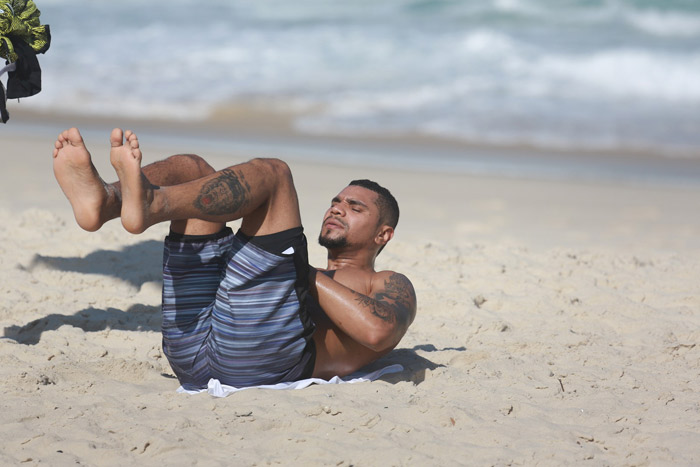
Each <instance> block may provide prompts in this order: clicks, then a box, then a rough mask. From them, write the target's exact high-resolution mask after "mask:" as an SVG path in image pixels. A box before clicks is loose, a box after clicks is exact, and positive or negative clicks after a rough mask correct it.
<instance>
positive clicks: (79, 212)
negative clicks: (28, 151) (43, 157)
mask: <svg viewBox="0 0 700 467" xmlns="http://www.w3.org/2000/svg"><path fill="white" fill-rule="evenodd" d="M53 173H54V175H55V176H56V180H58V184H59V185H60V186H61V189H62V190H63V193H64V194H65V195H66V197H67V198H68V201H70V204H71V206H72V208H73V214H74V215H75V220H76V221H77V222H78V225H79V226H80V227H82V228H83V229H85V230H87V231H89V232H94V231H95V230H97V229H99V228H100V227H102V224H104V223H105V222H107V221H108V220H110V219H113V218H114V215H113V214H114V213H112V212H111V211H112V209H111V208H110V205H111V204H114V201H118V198H117V195H118V193H116V192H113V190H111V189H110V188H109V187H108V185H107V184H105V182H104V181H103V180H102V178H101V177H100V175H99V174H98V173H97V170H96V169H95V166H94V165H93V164H92V160H91V158H90V153H89V152H88V150H87V148H86V147H85V143H84V142H83V137H82V136H81V135H80V132H79V131H78V129H77V128H71V129H70V130H66V131H64V132H63V133H61V134H60V135H58V139H57V140H56V143H55V145H54V150H53ZM117 208H118V204H117ZM116 214H118V211H117V213H116Z"/></svg>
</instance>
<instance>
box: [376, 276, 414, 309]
mask: <svg viewBox="0 0 700 467" xmlns="http://www.w3.org/2000/svg"><path fill="white" fill-rule="evenodd" d="M371 288H372V291H373V293H374V294H377V293H379V294H382V295H385V296H392V297H393V298H395V299H396V298H402V299H403V300H406V301H408V302H412V303H414V304H415V302H416V291H415V289H414V288H413V284H412V283H411V281H410V280H409V278H408V277H406V276H405V275H404V274H401V273H400V272H396V271H378V272H375V273H374V276H373V277H372V286H371Z"/></svg>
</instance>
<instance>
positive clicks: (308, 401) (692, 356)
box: [0, 119, 700, 466]
mask: <svg viewBox="0 0 700 467" xmlns="http://www.w3.org/2000/svg"><path fill="white" fill-rule="evenodd" d="M64 120H65V119H54V120H53V123H52V124H51V125H49V126H46V125H45V126H40V127H36V128H34V129H33V130H32V131H31V132H29V133H27V132H20V131H13V130H12V127H11V126H9V125H10V124H8V127H7V129H6V128H2V129H0V131H2V132H3V133H0V156H1V157H2V161H3V164H4V165H3V170H2V172H0V195H1V197H0V281H1V283H2V287H1V288H0V333H1V334H0V385H2V386H1V390H2V397H1V398H0V421H1V422H2V423H0V437H1V438H2V440H3V441H2V444H1V447H0V463H2V464H3V465H17V464H22V465H38V464H44V465H47V464H48V465H68V464H75V463H80V464H85V465H130V464H131V465H134V464H136V465H192V464H201V465H268V464H286V465H289V464H291V465H441V466H442V465H511V464H515V465H536V464H539V465H561V464H571V463H576V464H584V463H585V464H586V465H698V464H699V463H700V346H698V341H700V280H699V279H700V216H698V214H697V212H698V206H699V205H700V184H698V186H674V185H673V184H669V183H658V184H654V183H644V184H642V183H635V182H610V181H595V180H590V179H589V180H583V181H581V180H579V181H576V180H562V179H559V180H546V179H538V178H536V177H530V178H528V179H522V178H517V177H508V178H506V177H496V176H490V177H486V176H472V175H468V174H459V173H450V174H446V173H430V174H425V173H419V172H411V171H409V170H397V169H393V170H389V169H380V168H367V167H360V166H354V167H347V166H346V165H342V164H340V165H339V164H338V163H336V162H337V161H336V162H334V161H333V160H331V159H329V160H328V161H326V162H325V163H310V162H308V161H304V160H303V158H300V159H297V160H291V161H290V165H291V166H292V169H293V171H294V174H295V179H296V183H297V188H298V191H299V196H300V201H301V206H302V213H303V218H304V223H305V225H306V229H307V235H309V237H310V238H314V237H315V236H316V235H317V232H318V230H317V229H318V226H319V223H320V219H321V215H322V213H323V211H324V210H325V208H326V205H327V204H328V202H329V201H330V198H331V197H332V196H333V195H335V193H336V192H337V191H339V190H340V189H341V188H342V187H343V186H344V185H345V183H347V181H348V180H349V179H351V178H356V177H359V176H370V177H372V178H375V179H377V180H378V181H380V183H383V184H385V185H387V186H389V187H390V188H392V190H393V191H394V192H395V194H396V196H397V198H398V199H399V202H400V203H401V206H402V219H401V222H400V225H399V229H398V230H397V235H396V237H395V239H394V240H393V241H392V243H391V244H390V245H389V247H387V249H386V250H385V252H383V253H382V254H381V255H380V257H379V259H378V267H379V268H381V269H392V270H396V271H400V272H403V273H405V274H406V275H407V276H409V278H410V279H411V280H412V281H413V283H414V285H415V288H416V292H417V296H418V302H419V307H418V315H417V318H416V320H415V322H414V324H413V326H412V327H411V329H410V330H409V332H408V334H407V335H406V337H405V338H404V339H403V341H402V342H401V343H400V344H399V346H398V347H397V349H396V350H395V351H393V352H392V353H391V354H389V355H388V356H387V357H385V358H384V359H382V360H381V361H379V362H377V363H376V364H375V367H380V366H383V365H388V364H392V363H400V364H401V365H403V366H404V368H405V370H404V371H403V372H401V373H398V374H395V375H388V376H385V377H383V378H381V379H380V380H378V381H375V382H371V383H360V384H352V385H349V384H347V385H337V386H311V387H309V388H306V389H303V390H298V391H270V390H249V391H243V392H239V393H236V394H234V395H232V396H230V397H228V398H224V399H218V398H213V397H210V396H208V395H203V394H200V395H195V396H189V395H183V394H177V393H176V392H175V391H176V389H177V387H178V383H177V380H176V379H174V377H173V373H172V371H171V369H170V368H169V366H168V363H167V361H166V359H165V358H164V356H163V354H162V351H161V344H160V321H159V320H160V317H159V313H160V311H159V305H160V286H161V282H160V270H159V268H160V256H161V244H160V242H161V240H162V238H163V236H164V235H165V233H166V230H167V227H166V226H156V227H153V228H151V229H149V230H148V231H147V232H146V233H144V234H142V235H139V236H134V235H130V234H128V233H126V232H124V231H123V229H122V228H121V226H120V224H119V223H118V222H111V223H108V224H106V225H105V226H104V227H103V228H102V229H101V230H100V231H99V232H96V233H87V232H83V231H81V230H80V229H79V228H78V227H77V226H76V225H75V223H74V221H73V219H72V215H71V212H70V210H69V207H68V204H67V202H66V201H65V200H64V199H63V197H62V194H61V192H60V189H59V188H58V186H57V185H56V184H55V182H54V181H53V176H52V173H51V160H50V150H51V145H52V143H53V139H54V138H55V134H54V130H56V128H60V126H68V125H70V123H67V124H66V122H65V121H64ZM10 123H13V122H12V121H11V122H10ZM136 129H137V130H138V128H136ZM93 130H94V131H92V132H87V133H88V134H89V135H90V138H88V144H89V145H90V147H91V149H92V153H93V156H94V158H95V160H96V165H97V166H98V168H99V169H100V170H101V171H102V172H103V173H104V174H110V172H109V170H110V167H109V165H108V162H107V159H106V155H107V152H106V151H107V144H106V141H107V137H108V130H109V129H108V128H101V127H98V128H94V129H93ZM93 135H95V136H93ZM100 135H103V136H100ZM154 140H155V138H153V139H151V140H149V138H148V137H145V138H142V147H143V148H144V153H145V156H144V158H145V161H146V162H150V161H155V160H157V159H159V158H162V157H164V156H166V155H168V154H169V153H170V152H173V151H176V150H177V149H173V148H171V147H169V145H168V144H164V143H163V142H162V140H161V141H158V143H157V144H156V143H154V142H153V141H154ZM180 150H181V151H185V150H191V149H189V148H183V149H180ZM202 155H204V156H205V157H207V158H208V159H210V160H211V161H212V164H213V165H214V166H215V167H216V168H223V167H225V166H226V165H230V164H232V163H235V162H240V161H243V160H245V159H246V157H247V156H248V155H247V154H241V153H240V151H237V150H236V151H234V150H232V151H214V150H210V151H208V152H207V153H203V154H202ZM270 155H275V154H270ZM368 172H369V173H368ZM234 227H235V224H234ZM310 256H311V261H312V263H313V264H315V265H320V266H323V264H324V252H323V250H322V249H321V248H320V247H318V246H316V245H313V242H312V245H311V251H310Z"/></svg>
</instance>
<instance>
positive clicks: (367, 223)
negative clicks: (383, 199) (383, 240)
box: [318, 185, 379, 249]
mask: <svg viewBox="0 0 700 467" xmlns="http://www.w3.org/2000/svg"><path fill="white" fill-rule="evenodd" d="M377 196H379V195H377V193H375V192H373V191H372V190H368V189H366V188H363V187H361V186H356V185H351V186H348V187H347V188H345V189H344V190H343V191H341V192H340V193H338V196H336V197H335V198H333V200H332V201H331V207H330V208H328V210H327V211H326V214H325V215H324V217H323V224H322V225H321V233H320V234H319V236H318V242H319V243H320V244H321V246H324V247H326V248H328V249H334V248H344V247H346V246H352V247H363V246H365V245H368V244H372V243H373V241H374V238H375V237H376V235H377V232H378V227H379V208H378V207H377V203H376V200H377Z"/></svg>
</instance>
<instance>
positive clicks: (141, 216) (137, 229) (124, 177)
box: [109, 128, 154, 234]
mask: <svg viewBox="0 0 700 467" xmlns="http://www.w3.org/2000/svg"><path fill="white" fill-rule="evenodd" d="M110 142H111V144H112V149H111V151H110V152H109V160H110V162H112V166H113V167H114V170H116V171H117V176H118V177H119V181H120V182H121V193H122V210H121V218H122V225H123V226H124V228H125V229H126V230H127V231H129V232H131V233H134V234H139V233H141V232H143V231H144V230H146V229H147V228H148V227H150V226H151V225H153V223H152V222H150V216H149V212H150V208H151V203H152V201H153V196H154V193H153V186H152V185H151V183H150V182H149V181H148V179H147V178H146V177H145V176H144V175H143V172H141V156H142V155H141V149H140V148H139V140H138V138H137V137H136V134H134V133H133V132H132V131H129V130H127V131H126V132H122V130H121V129H119V128H115V129H114V130H112V135H111V136H110Z"/></svg>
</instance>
